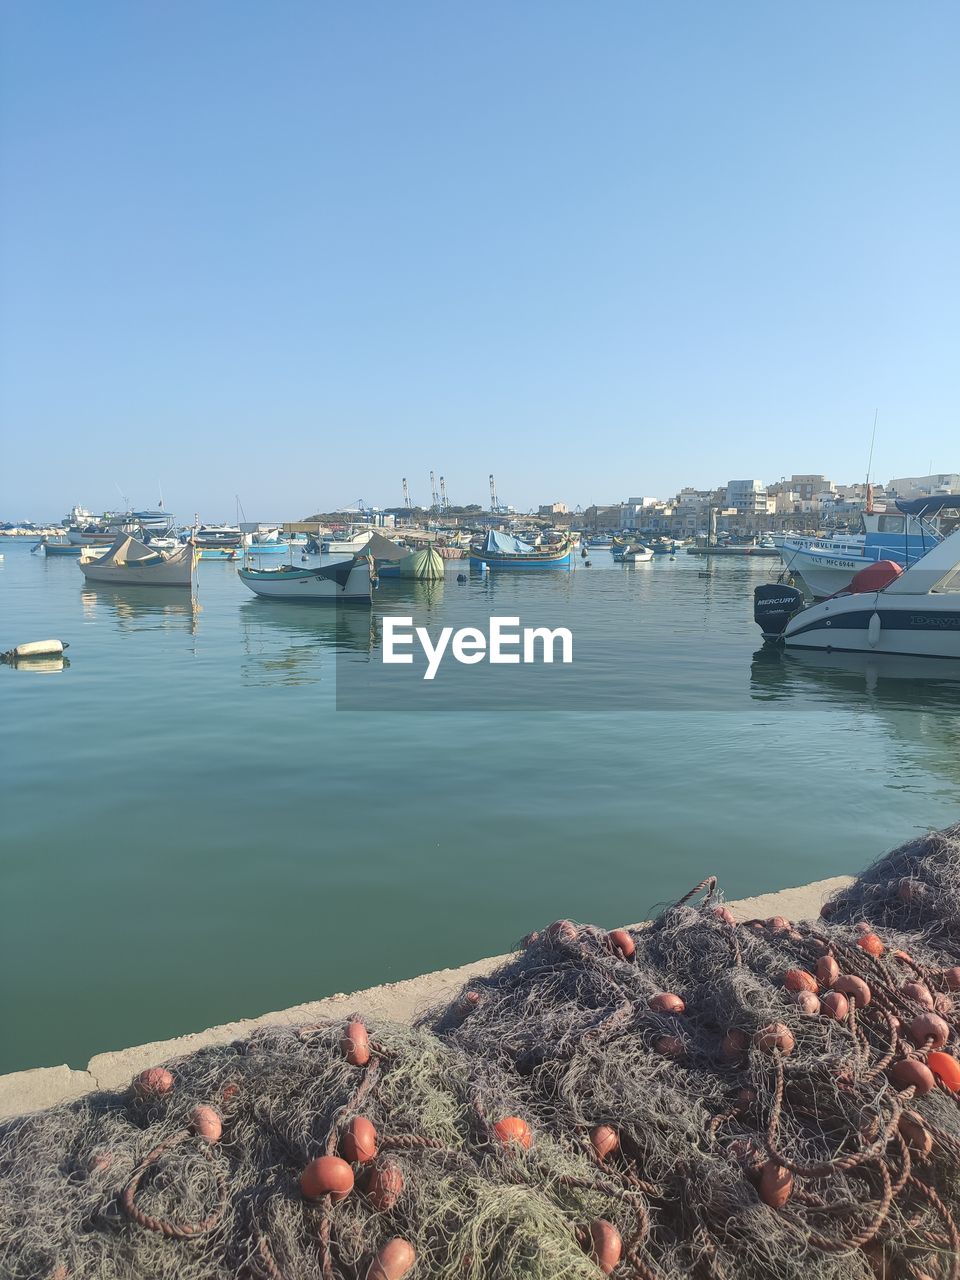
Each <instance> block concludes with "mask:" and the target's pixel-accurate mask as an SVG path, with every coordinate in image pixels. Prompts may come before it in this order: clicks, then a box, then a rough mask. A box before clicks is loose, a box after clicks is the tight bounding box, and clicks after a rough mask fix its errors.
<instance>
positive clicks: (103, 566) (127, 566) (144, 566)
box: [77, 533, 197, 587]
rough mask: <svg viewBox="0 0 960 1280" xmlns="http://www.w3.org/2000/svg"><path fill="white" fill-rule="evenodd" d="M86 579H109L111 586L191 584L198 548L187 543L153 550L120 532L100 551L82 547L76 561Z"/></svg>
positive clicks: (187, 585) (185, 585) (92, 580)
mask: <svg viewBox="0 0 960 1280" xmlns="http://www.w3.org/2000/svg"><path fill="white" fill-rule="evenodd" d="M77 563H78V564H79V566H80V571H81V573H82V574H83V576H84V577H85V578H86V579H87V580H88V581H89V582H109V583H111V584H112V585H114V586H136V587H191V586H192V585H193V575H194V571H195V569H196V564H197V551H196V548H195V547H194V546H193V544H192V543H190V542H185V543H183V545H182V546H179V547H178V548H177V549H176V551H155V550H154V549H153V548H152V547H148V546H147V544H146V543H145V542H141V541H140V540H139V539H138V538H134V537H132V536H131V535H130V534H127V533H122V534H120V536H119V537H118V538H117V539H116V541H115V542H114V544H113V546H112V547H109V548H108V549H107V550H106V551H104V552H102V553H101V554H97V553H96V551H95V550H94V549H93V548H89V547H88V548H85V549H84V552H83V555H82V556H81V557H80V559H79V561H78V562H77Z"/></svg>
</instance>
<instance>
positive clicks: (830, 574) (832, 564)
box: [783, 547, 902, 600]
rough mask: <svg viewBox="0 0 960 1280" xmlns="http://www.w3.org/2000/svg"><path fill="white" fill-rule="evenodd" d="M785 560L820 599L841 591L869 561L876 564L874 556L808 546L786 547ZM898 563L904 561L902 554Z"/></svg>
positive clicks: (791, 569)
mask: <svg viewBox="0 0 960 1280" xmlns="http://www.w3.org/2000/svg"><path fill="white" fill-rule="evenodd" d="M783 561H784V564H785V565H786V567H787V568H788V569H789V571H790V572H791V573H793V574H797V575H799V577H801V578H802V579H803V581H804V583H805V584H806V585H807V587H809V589H810V592H811V594H812V595H813V596H814V597H815V598H816V599H818V600H824V599H826V598H827V596H832V595H835V594H836V592H838V591H842V590H843V589H844V588H845V587H848V586H849V585H850V582H851V580H852V579H853V576H854V574H856V573H859V572H860V570H861V569H865V568H867V566H868V565H871V564H876V560H875V559H874V558H873V557H872V556H870V557H867V556H854V555H837V554H831V553H830V552H828V551H815V550H813V549H812V548H809V547H802V548H799V549H797V550H796V551H794V552H793V553H792V554H788V553H787V552H786V551H784V553H783ZM897 563H901V564H902V557H901V558H900V560H898V561H897Z"/></svg>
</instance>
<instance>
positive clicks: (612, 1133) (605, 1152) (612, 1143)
mask: <svg viewBox="0 0 960 1280" xmlns="http://www.w3.org/2000/svg"><path fill="white" fill-rule="evenodd" d="M590 1145H591V1146H592V1147H593V1150H594V1153H595V1155H596V1157H597V1159H598V1160H606V1158H607V1156H609V1155H612V1154H613V1153H614V1151H618V1150H619V1149H620V1136H619V1134H618V1133H617V1131H616V1129H614V1127H613V1126H612V1125H609V1124H598V1125H595V1126H594V1127H593V1128H592V1129H591V1130H590Z"/></svg>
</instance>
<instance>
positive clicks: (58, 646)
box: [0, 640, 70, 662]
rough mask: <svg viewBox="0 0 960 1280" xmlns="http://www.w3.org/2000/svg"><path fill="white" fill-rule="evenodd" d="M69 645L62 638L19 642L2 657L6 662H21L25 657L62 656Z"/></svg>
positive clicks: (1, 655) (0, 655)
mask: <svg viewBox="0 0 960 1280" xmlns="http://www.w3.org/2000/svg"><path fill="white" fill-rule="evenodd" d="M69 647H70V646H69V645H67V644H64V642H63V641H62V640H31V641H30V642H29V643H28V644H18V645H17V646H16V647H15V648H13V649H9V650H8V651H7V652H6V653H4V654H0V657H2V658H3V659H4V660H5V661H6V662H20V661H22V660H23V659H24V658H61V657H63V651H64V649H69Z"/></svg>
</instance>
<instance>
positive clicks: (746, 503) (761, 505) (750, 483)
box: [723, 480, 770, 516]
mask: <svg viewBox="0 0 960 1280" xmlns="http://www.w3.org/2000/svg"><path fill="white" fill-rule="evenodd" d="M723 505H724V507H728V508H733V510H734V511H736V513H737V515H740V516H761V515H763V516H765V515H766V514H767V512H768V511H769V510H770V506H769V501H768V498H767V490H766V486H765V485H764V484H763V481H762V480H728V481H727V489H726V493H725V494H724V500H723Z"/></svg>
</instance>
